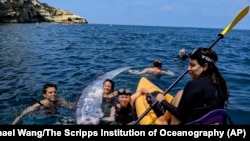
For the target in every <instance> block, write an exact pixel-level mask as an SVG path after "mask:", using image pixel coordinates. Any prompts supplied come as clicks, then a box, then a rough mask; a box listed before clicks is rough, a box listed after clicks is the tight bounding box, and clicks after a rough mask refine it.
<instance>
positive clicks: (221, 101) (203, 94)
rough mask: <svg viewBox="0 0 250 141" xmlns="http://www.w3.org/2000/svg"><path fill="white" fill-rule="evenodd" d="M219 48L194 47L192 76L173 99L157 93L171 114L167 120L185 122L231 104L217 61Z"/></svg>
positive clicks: (160, 101)
mask: <svg viewBox="0 0 250 141" xmlns="http://www.w3.org/2000/svg"><path fill="white" fill-rule="evenodd" d="M217 60H218V56H217V54H216V52H215V51H214V50H212V49H208V48H199V49H196V50H194V51H193V52H192V53H191V55H190V58H189V66H188V72H189V74H190V77H191V80H190V81H189V82H187V84H186V85H185V87H184V89H183V90H180V91H179V92H178V93H177V94H176V95H175V97H174V98H173V100H172V102H171V103H169V102H167V101H166V100H165V97H164V95H163V94H158V95H157V96H156V100H157V101H158V103H160V104H161V105H162V106H163V107H164V108H165V110H167V111H166V112H165V115H166V114H167V113H168V112H169V113H170V114H171V115H172V117H171V119H170V121H166V122H165V124H186V123H189V122H191V121H194V120H196V119H199V118H201V117H202V116H204V115H205V114H207V113H208V112H210V111H212V110H215V109H223V108H225V106H227V104H228V97H229V92H228V89H227V84H226V81H225V79H224V78H223V77H222V75H221V73H220V72H219V70H218V68H217V67H216V65H215V62H216V61H217Z"/></svg>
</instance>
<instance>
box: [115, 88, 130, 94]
mask: <svg viewBox="0 0 250 141" xmlns="http://www.w3.org/2000/svg"><path fill="white" fill-rule="evenodd" d="M118 95H131V91H130V90H129V89H123V88H121V89H119V90H118Z"/></svg>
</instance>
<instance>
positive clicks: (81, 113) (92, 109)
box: [76, 67, 131, 125]
mask: <svg viewBox="0 0 250 141" xmlns="http://www.w3.org/2000/svg"><path fill="white" fill-rule="evenodd" d="M129 68H131V67H121V68H118V69H115V70H112V71H109V72H106V73H104V74H103V75H100V76H99V77H97V79H95V80H94V81H92V82H91V83H90V84H88V85H87V86H86V87H85V88H84V89H83V91H82V93H81V96H80V98H79V99H78V102H77V106H76V123H77V124H81V125H98V124H99V122H100V118H101V117H102V116H103V113H102V110H101V104H102V98H103V82H104V80H105V79H113V78H114V77H115V76H117V75H118V74H120V73H121V72H123V71H126V70H128V69H129Z"/></svg>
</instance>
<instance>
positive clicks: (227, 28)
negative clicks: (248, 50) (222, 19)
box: [220, 6, 249, 36]
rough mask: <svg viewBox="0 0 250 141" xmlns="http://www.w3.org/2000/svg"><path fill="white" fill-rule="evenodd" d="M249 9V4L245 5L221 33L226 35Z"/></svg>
mask: <svg viewBox="0 0 250 141" xmlns="http://www.w3.org/2000/svg"><path fill="white" fill-rule="evenodd" d="M248 11H249V6H247V7H245V8H244V9H243V10H241V12H240V13H239V14H238V15H237V16H236V17H235V18H234V20H233V21H232V22H231V23H230V24H229V25H228V26H227V27H226V28H225V29H224V30H223V31H222V32H221V33H220V34H221V35H223V36H225V35H226V34H227V33H228V32H229V31H230V30H231V29H232V28H233V27H234V26H235V25H236V24H237V23H238V22H239V21H240V20H241V19H242V18H243V17H244V16H246V14H247V13H248Z"/></svg>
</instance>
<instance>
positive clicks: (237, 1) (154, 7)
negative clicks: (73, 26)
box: [38, 0, 250, 30]
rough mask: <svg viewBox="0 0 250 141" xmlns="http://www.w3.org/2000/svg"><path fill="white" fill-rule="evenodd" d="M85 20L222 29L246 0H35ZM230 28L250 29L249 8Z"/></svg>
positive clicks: (248, 3)
mask: <svg viewBox="0 0 250 141" xmlns="http://www.w3.org/2000/svg"><path fill="white" fill-rule="evenodd" d="M38 1H40V2H42V3H47V4H48V5H50V6H53V7H55V8H59V9H63V10H68V11H70V12H72V13H73V14H76V15H79V16H81V17H83V18H85V19H86V20H87V21H88V23H89V24H111V25H117V24H118V25H146V26H170V27H201V28H221V29H224V28H225V27H226V26H227V25H228V24H230V23H231V22H232V21H233V19H234V18H235V17H236V16H237V14H238V13H239V12H240V11H241V10H242V9H244V8H245V7H247V6H250V0H38ZM233 29H247V30H250V12H249V13H248V14H247V15H246V16H245V17H244V18H243V19H241V21H239V23H237V24H236V25H235V26H234V27H233Z"/></svg>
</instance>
